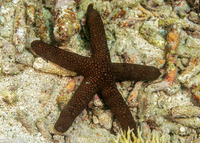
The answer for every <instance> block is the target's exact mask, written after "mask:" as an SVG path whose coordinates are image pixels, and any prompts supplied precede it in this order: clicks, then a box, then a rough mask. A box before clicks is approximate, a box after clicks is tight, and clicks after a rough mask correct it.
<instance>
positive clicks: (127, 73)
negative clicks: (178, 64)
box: [111, 63, 161, 81]
mask: <svg viewBox="0 0 200 143" xmlns="http://www.w3.org/2000/svg"><path fill="white" fill-rule="evenodd" d="M111 67H112V70H113V74H114V76H115V78H116V81H124V80H135V81H140V80H144V81H149V80H155V79H157V78H158V77H159V76H160V74H161V73H160V71H159V69H158V68H155V67H153V66H145V65H137V64H129V63H112V64H111Z"/></svg>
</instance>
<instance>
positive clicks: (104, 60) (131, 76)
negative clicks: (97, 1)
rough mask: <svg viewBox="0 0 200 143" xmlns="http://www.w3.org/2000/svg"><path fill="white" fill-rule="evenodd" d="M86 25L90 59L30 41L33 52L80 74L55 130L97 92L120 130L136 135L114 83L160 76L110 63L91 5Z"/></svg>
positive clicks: (151, 69)
mask: <svg viewBox="0 0 200 143" xmlns="http://www.w3.org/2000/svg"><path fill="white" fill-rule="evenodd" d="M87 25H88V27H89V32H90V43H91V51H92V56H91V57H90V58H89V57H84V56H81V55H78V54H75V53H71V52H68V51H64V50H61V49H59V48H57V47H54V46H51V45H49V44H46V43H44V42H42V41H34V42H32V44H31V47H32V51H33V52H34V53H35V54H37V55H39V56H41V57H43V58H44V59H47V60H50V61H51V62H54V63H56V64H58V65H60V66H61V67H64V68H66V69H69V70H71V71H75V72H77V73H79V74H81V75H83V76H84V80H83V81H82V83H81V85H80V86H79V87H78V89H77V90H76V92H75V94H74V95H73V97H72V98H71V100H70V101H69V102H68V104H67V105H66V106H65V107H64V109H63V110H62V111H61V113H60V117H59V119H58V120H57V122H56V124H55V129H56V130H57V131H59V132H65V131H66V130H68V129H69V127H70V126H71V124H72V123H73V121H74V119H75V118H76V117H77V116H78V115H79V114H80V113H81V112H82V111H83V110H84V109H85V108H86V106H87V105H88V103H89V102H90V101H91V100H92V98H93V96H94V95H95V94H96V93H101V95H102V98H103V99H104V100H105V103H106V104H107V106H108V107H109V108H110V110H111V111H112V113H113V114H114V116H115V117H116V118H117V119H118V121H119V122H120V124H121V126H122V129H123V130H127V129H128V127H130V128H131V129H134V133H135V134H136V135H137V131H136V123H135V121H134V119H133V117H132V115H131V112H130V110H129V108H128V106H127V105H126V103H125V101H124V99H123V98H122V96H121V94H120V93H119V91H118V90H117V87H116V85H115V82H117V81H123V80H136V81H139V80H154V79H157V78H158V77H159V76H160V71H159V70H158V69H157V68H155V67H152V66H144V65H136V64H128V63H111V59H110V55H109V50H108V47H107V41H106V35H105V30H104V26H103V22H102V20H101V17H100V14H99V13H98V11H96V10H94V9H93V4H90V5H89V6H88V9H87Z"/></svg>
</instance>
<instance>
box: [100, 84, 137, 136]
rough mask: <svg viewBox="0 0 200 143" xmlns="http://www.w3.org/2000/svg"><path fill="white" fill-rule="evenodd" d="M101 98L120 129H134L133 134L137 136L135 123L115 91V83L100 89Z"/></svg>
mask: <svg viewBox="0 0 200 143" xmlns="http://www.w3.org/2000/svg"><path fill="white" fill-rule="evenodd" d="M102 97H103V99H104V100H105V103H106V105H108V106H109V108H110V110H111V112H112V113H113V114H114V116H115V117H116V118H117V120H118V121H119V122H120V124H121V126H122V129H123V130H126V131H127V130H128V127H129V128H130V129H134V133H135V135H137V128H136V123H135V121H134V119H133V117H132V114H131V112H130V110H129V107H128V105H127V104H126V103H125V101H124V99H123V98H122V96H121V94H120V93H119V91H118V90H117V87H116V85H115V83H111V84H109V85H107V86H104V88H103V89H102Z"/></svg>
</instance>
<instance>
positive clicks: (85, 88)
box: [54, 77, 99, 133]
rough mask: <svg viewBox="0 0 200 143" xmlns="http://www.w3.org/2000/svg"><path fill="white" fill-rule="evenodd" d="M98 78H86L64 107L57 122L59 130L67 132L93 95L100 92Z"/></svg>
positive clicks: (56, 126)
mask: <svg viewBox="0 0 200 143" xmlns="http://www.w3.org/2000/svg"><path fill="white" fill-rule="evenodd" d="M96 81H97V80H96V78H91V77H88V78H85V79H84V80H83V81H82V83H81V85H80V86H79V87H78V89H77V90H76V92H75V94H74V95H73V96H72V98H71V100H70V101H69V102H68V104H67V105H66V106H65V107H64V108H63V110H62V111H61V113H60V116H59V118H58V120H57V122H56V124H55V126H54V127H55V129H56V130H57V131H58V132H62V133H63V132H65V131H67V130H68V129H69V127H70V126H71V125H72V123H73V121H74V119H75V118H76V117H77V116H78V115H79V114H80V113H81V112H82V111H83V110H84V109H85V108H86V106H87V105H88V103H89V102H90V101H91V100H92V97H93V96H94V95H95V93H96V92H98V88H99V87H98V84H97V82H96Z"/></svg>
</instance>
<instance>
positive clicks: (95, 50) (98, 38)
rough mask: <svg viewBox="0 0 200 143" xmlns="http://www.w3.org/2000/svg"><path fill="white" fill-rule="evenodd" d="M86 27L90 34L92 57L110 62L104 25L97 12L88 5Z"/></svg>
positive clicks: (91, 5)
mask: <svg viewBox="0 0 200 143" xmlns="http://www.w3.org/2000/svg"><path fill="white" fill-rule="evenodd" d="M87 25H88V27H89V32H90V43H91V51H92V57H96V58H98V59H104V60H105V59H106V60H109V61H110V55H109V50H108V46H107V40H106V34H105V30H104V25H103V22H102V20H101V17H100V14H99V13H98V11H96V10H94V9H93V4H90V5H89V6H88V9H87Z"/></svg>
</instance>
